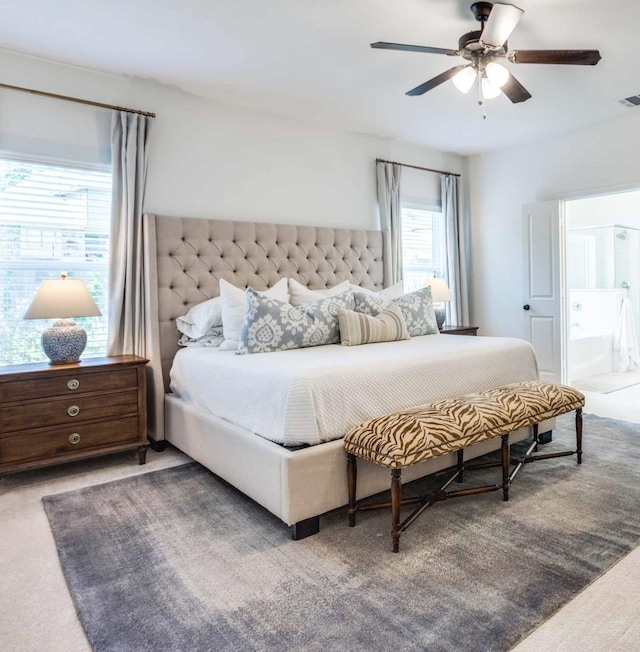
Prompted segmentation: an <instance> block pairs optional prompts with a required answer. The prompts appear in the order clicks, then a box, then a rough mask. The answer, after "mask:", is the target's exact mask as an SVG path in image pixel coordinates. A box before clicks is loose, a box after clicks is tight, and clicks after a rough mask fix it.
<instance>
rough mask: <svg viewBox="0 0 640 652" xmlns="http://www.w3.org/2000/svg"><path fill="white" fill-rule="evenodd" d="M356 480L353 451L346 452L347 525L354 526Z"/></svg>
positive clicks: (356, 469)
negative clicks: (347, 487)
mask: <svg viewBox="0 0 640 652" xmlns="http://www.w3.org/2000/svg"><path fill="white" fill-rule="evenodd" d="M357 480H358V466H357V462H356V456H355V455H354V454H353V453H347V484H348V486H349V507H348V508H347V514H349V527H355V524H356V482H357Z"/></svg>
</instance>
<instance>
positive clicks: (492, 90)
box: [482, 77, 502, 100]
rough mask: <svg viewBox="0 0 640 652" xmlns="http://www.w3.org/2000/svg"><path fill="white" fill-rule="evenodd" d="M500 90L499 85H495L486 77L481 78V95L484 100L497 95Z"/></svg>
mask: <svg viewBox="0 0 640 652" xmlns="http://www.w3.org/2000/svg"><path fill="white" fill-rule="evenodd" d="M501 92H502V91H501V90H500V86H496V85H495V84H494V83H493V82H492V81H491V80H490V79H487V78H486V77H483V78H482V97H484V99H485V100H492V99H493V98H494V97H498V95H500V93H501Z"/></svg>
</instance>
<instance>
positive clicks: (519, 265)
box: [469, 107, 640, 337]
mask: <svg viewBox="0 0 640 652" xmlns="http://www.w3.org/2000/svg"><path fill="white" fill-rule="evenodd" d="M621 112H622V113H623V114H624V117H623V118H621V119H620V120H619V121H617V122H614V123H608V124H603V125H597V126H595V127H591V128H589V129H585V130H580V131H575V132H572V133H569V134H566V135H564V136H560V137H554V138H548V139H541V140H540V141H538V142H536V143H532V144H529V145H526V146H521V147H515V148H510V149H505V150H501V151H497V152H492V153H489V154H483V155H478V156H474V157H472V158H471V159H470V162H469V187H470V213H471V216H472V219H471V251H472V261H471V275H470V276H471V315H472V322H473V323H474V324H475V325H478V326H480V329H481V331H480V332H481V333H482V334H484V335H502V336H512V337H524V333H525V330H524V318H523V311H522V305H523V303H524V298H525V295H524V285H523V278H524V266H523V262H524V261H523V244H522V242H523V241H522V236H523V234H522V217H521V210H522V205H523V204H526V203H531V202H537V201H544V200H549V199H556V198H562V197H567V196H569V195H575V194H581V193H583V194H585V195H586V194H590V193H592V192H594V191H600V190H605V189H608V188H609V189H614V188H621V187H623V186H626V187H631V186H636V187H640V156H638V151H639V150H640V109H637V110H636V109H633V110H632V109H624V108H622V107H621Z"/></svg>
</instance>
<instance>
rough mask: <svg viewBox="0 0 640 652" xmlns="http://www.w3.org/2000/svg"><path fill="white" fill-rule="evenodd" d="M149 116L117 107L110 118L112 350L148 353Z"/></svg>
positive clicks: (116, 353) (110, 336) (110, 295)
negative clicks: (145, 218) (145, 204)
mask: <svg viewBox="0 0 640 652" xmlns="http://www.w3.org/2000/svg"><path fill="white" fill-rule="evenodd" d="M150 125H151V119H150V118H148V117H146V116H142V115H137V114H135V113H127V112H125V111H114V113H113V116H112V119H111V157H112V166H113V188H112V194H111V237H110V245H109V263H110V265H109V345H108V349H107V350H108V354H109V355H122V354H126V353H131V354H136V355H141V356H145V355H146V352H147V351H146V334H145V293H144V278H143V248H142V201H143V198H144V188H145V183H146V178H147V159H148V151H147V142H148V138H149V128H150Z"/></svg>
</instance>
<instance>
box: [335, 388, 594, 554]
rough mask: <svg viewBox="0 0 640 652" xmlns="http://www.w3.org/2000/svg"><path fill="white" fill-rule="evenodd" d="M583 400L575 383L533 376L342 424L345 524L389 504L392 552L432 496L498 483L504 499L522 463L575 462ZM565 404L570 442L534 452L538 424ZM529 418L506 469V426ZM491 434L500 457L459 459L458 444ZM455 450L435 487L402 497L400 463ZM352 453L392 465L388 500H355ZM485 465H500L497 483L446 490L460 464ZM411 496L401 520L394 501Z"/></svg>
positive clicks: (472, 490)
mask: <svg viewBox="0 0 640 652" xmlns="http://www.w3.org/2000/svg"><path fill="white" fill-rule="evenodd" d="M583 406H584V396H583V394H581V393H580V392H578V391H577V390H575V389H573V388H571V387H566V386H564V385H554V384H552V383H547V382H543V381H536V380H532V381H526V382H522V383H514V384H512V385H505V386H503V387H497V388H495V389H491V390H488V391H486V392H480V393H477V394H467V395H466V396H460V397H457V398H453V399H447V400H444V401H439V402H437V403H431V404H429V405H422V406H420V407H417V408H413V409H411V410H404V411H402V412H396V413H393V414H389V415H386V416H382V417H376V418H374V419H370V420H369V421H365V422H364V423H362V424H360V425H359V426H357V427H355V428H354V429H353V430H351V431H349V432H348V433H347V434H346V435H345V438H344V446H345V450H346V452H347V476H348V486H349V507H348V510H347V513H348V515H349V526H350V527H353V526H355V524H356V513H357V512H358V511H363V510H368V509H379V508H382V507H389V506H390V507H391V522H392V532H391V540H392V548H393V552H398V550H399V547H400V534H401V533H402V532H404V530H406V529H407V528H408V527H409V526H410V525H411V524H412V523H413V522H414V521H415V520H416V519H417V518H418V516H420V514H422V512H423V511H424V510H425V509H427V507H430V506H431V505H433V504H434V503H436V502H438V501H441V500H445V499H447V498H455V497H459V496H469V495H472V494H479V493H485V492H488V491H497V490H499V489H502V495H503V500H509V487H510V485H511V483H512V482H513V480H514V478H515V477H516V475H517V474H518V473H519V471H520V470H521V469H522V467H523V466H524V464H526V463H529V462H534V461H535V460H541V459H549V458H552V457H563V456H566V455H574V454H575V455H576V456H577V461H578V464H582V407H583ZM572 410H575V411H576V450H572V451H562V452H557V453H547V454H544V455H535V454H534V453H536V452H537V450H538V444H539V440H538V424H539V423H540V422H542V421H544V420H545V419H550V418H552V417H556V416H558V415H560V414H565V413H566V412H571V411H572ZM529 426H533V440H532V442H531V444H530V445H529V447H528V449H527V451H526V452H525V454H524V455H523V457H522V458H521V459H519V460H518V461H516V462H515V466H514V468H513V470H511V458H510V448H509V433H511V432H514V431H516V430H519V429H520V428H525V427H529ZM493 437H501V438H502V446H501V452H502V455H501V462H497V463H486V464H476V465H474V466H468V465H465V464H464V456H463V449H464V448H466V447H467V446H471V445H472V444H477V443H479V442H482V441H485V440H486V439H491V438H493ZM454 451H455V452H457V466H456V470H455V473H454V475H453V476H451V478H450V479H449V480H448V481H447V482H446V483H445V484H444V485H443V486H442V487H441V488H440V489H439V490H437V491H436V492H434V493H432V494H430V495H428V496H420V497H417V498H408V499H403V498H402V483H401V473H402V469H403V468H405V467H407V466H410V465H412V464H418V463H419V462H423V461H425V460H427V459H429V458H432V457H436V456H438V455H442V454H444V453H449V452H454ZM358 457H360V458H362V459H364V460H367V461H369V462H373V463H375V464H379V465H381V466H385V467H387V468H389V469H391V502H390V503H389V502H383V503H369V504H359V503H358V502H357V501H356V479H357V466H356V464H357V462H356V460H357V458H358ZM489 466H501V467H502V482H501V483H499V484H492V485H483V486H479V487H472V488H467V489H459V490H457V491H447V488H448V487H449V486H450V485H451V483H452V482H453V481H454V480H456V479H457V480H458V482H462V481H463V473H464V471H465V470H466V469H472V468H486V467H489ZM412 503H419V506H418V507H417V508H416V509H415V510H414V511H413V512H412V513H411V514H410V515H409V516H408V517H407V518H406V519H405V520H404V521H403V522H402V523H401V522H400V508H401V506H402V505H408V504H412Z"/></svg>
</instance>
